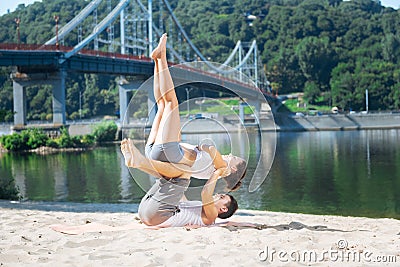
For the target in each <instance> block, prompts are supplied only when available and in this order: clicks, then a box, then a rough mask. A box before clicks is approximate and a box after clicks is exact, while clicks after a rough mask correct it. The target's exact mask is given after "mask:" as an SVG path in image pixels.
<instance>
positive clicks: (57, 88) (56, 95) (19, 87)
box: [11, 70, 66, 127]
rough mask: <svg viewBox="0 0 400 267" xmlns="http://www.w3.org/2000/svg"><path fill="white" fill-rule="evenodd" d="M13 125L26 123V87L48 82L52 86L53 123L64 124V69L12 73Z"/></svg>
mask: <svg viewBox="0 0 400 267" xmlns="http://www.w3.org/2000/svg"><path fill="white" fill-rule="evenodd" d="M11 78H12V80H13V102H14V113H15V114H14V126H17V127H18V126H24V125H26V115H27V108H26V88H27V87H29V86H33V85H41V84H50V85H51V86H52V87H53V124H54V125H65V123H66V115H65V79H66V71H65V70H61V71H59V72H57V73H44V74H42V73H41V74H29V75H28V74H21V73H12V74H11Z"/></svg>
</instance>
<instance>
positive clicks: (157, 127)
mask: <svg viewBox="0 0 400 267" xmlns="http://www.w3.org/2000/svg"><path fill="white" fill-rule="evenodd" d="M166 43H167V34H163V35H162V36H161V38H160V42H159V44H158V46H157V47H156V48H155V49H154V51H153V52H152V54H151V57H152V58H153V60H154V88H153V90H154V97H155V100H156V103H157V108H158V110H157V113H156V116H155V119H154V122H153V125H152V128H151V131H150V134H149V137H148V140H147V143H146V147H145V155H146V157H147V158H149V159H152V160H155V161H162V162H170V163H174V164H184V165H187V166H189V167H190V168H191V169H190V171H191V176H192V177H194V178H198V179H208V178H210V176H211V174H212V173H213V172H214V171H215V170H216V169H219V168H225V169H226V170H225V172H224V173H223V176H224V180H225V181H226V183H227V190H229V191H235V190H237V189H238V188H239V187H240V185H241V179H243V177H244V175H245V173H246V167H247V164H246V161H245V160H243V159H242V158H240V157H236V156H233V155H231V154H229V155H221V154H220V153H219V152H218V151H217V150H216V149H215V147H212V146H209V145H206V144H202V145H198V146H194V145H190V144H187V143H182V142H181V134H180V131H181V128H180V126H181V123H180V115H179V104H178V99H177V97H176V94H175V87H174V83H173V81H172V78H171V74H170V72H169V69H168V62H167V55H166ZM210 148H212V151H210ZM153 166H154V167H155V168H156V167H157V166H159V165H158V164H156V165H154V164H153ZM161 168H162V167H161ZM155 171H156V172H158V173H160V172H161V171H162V170H160V169H158V168H156V170H155Z"/></svg>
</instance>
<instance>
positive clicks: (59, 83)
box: [52, 70, 66, 125]
mask: <svg viewBox="0 0 400 267" xmlns="http://www.w3.org/2000/svg"><path fill="white" fill-rule="evenodd" d="M58 76H59V78H58V79H56V80H55V81H53V83H52V85H53V124H55V125H56V124H61V125H64V124H65V123H66V116H65V77H66V71H65V70H60V72H59V75H58Z"/></svg>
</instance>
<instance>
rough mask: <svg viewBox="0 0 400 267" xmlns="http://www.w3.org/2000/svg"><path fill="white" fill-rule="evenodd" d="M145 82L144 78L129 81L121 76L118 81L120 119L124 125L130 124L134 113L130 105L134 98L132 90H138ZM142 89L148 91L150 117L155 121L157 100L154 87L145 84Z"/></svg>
mask: <svg viewBox="0 0 400 267" xmlns="http://www.w3.org/2000/svg"><path fill="white" fill-rule="evenodd" d="M143 82H144V81H143V80H134V81H127V80H126V79H125V78H121V79H120V80H119V82H118V87H119V112H120V121H121V124H123V125H129V123H130V119H131V118H132V115H133V114H132V111H131V110H130V105H129V103H130V101H131V98H132V97H131V92H132V91H134V90H138V89H139V88H140V87H141V86H142V85H143ZM142 89H143V90H147V91H148V100H147V102H148V114H149V119H150V120H151V121H153V119H154V117H155V114H156V110H155V108H154V106H155V100H154V95H153V88H152V87H151V86H146V85H144V86H143V87H142V88H141V90H142ZM133 97H134V94H133Z"/></svg>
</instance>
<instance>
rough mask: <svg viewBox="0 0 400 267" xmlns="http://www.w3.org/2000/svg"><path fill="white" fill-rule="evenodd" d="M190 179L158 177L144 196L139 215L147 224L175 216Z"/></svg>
mask: <svg viewBox="0 0 400 267" xmlns="http://www.w3.org/2000/svg"><path fill="white" fill-rule="evenodd" d="M189 183H190V179H185V178H172V179H164V178H161V179H157V181H156V183H155V184H154V185H153V186H152V187H151V188H150V190H149V191H148V192H147V194H146V195H145V196H144V197H143V198H142V201H141V202H140V205H139V211H138V213H139V217H140V219H141V220H142V222H144V223H145V224H147V225H158V224H160V223H163V222H165V221H166V220H168V219H169V218H170V217H172V216H174V215H175V214H176V213H177V212H179V209H178V203H179V201H180V200H181V198H182V196H183V194H184V192H185V191H186V189H187V188H188V186H189Z"/></svg>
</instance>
